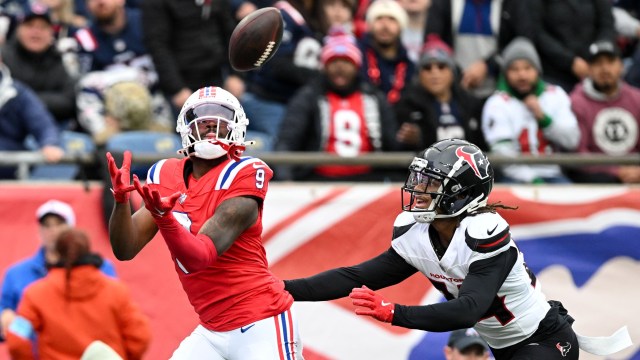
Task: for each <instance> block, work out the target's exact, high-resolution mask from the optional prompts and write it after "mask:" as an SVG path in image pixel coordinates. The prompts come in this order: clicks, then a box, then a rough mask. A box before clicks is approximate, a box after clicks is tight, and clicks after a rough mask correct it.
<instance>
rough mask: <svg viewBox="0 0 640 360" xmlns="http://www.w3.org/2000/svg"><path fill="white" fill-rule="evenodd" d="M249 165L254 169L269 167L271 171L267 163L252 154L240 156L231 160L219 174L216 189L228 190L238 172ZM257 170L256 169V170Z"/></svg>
mask: <svg viewBox="0 0 640 360" xmlns="http://www.w3.org/2000/svg"><path fill="white" fill-rule="evenodd" d="M247 167H250V168H253V169H256V170H257V169H268V170H269V172H271V168H269V166H268V165H267V164H265V163H264V162H263V161H262V160H260V159H258V158H254V157H250V156H245V157H242V158H240V160H239V161H229V162H227V164H226V165H225V166H224V168H223V169H222V171H221V172H220V175H219V176H218V181H217V182H216V187H215V190H226V189H229V187H230V186H231V183H233V180H234V179H235V178H236V176H237V175H238V173H239V172H240V171H241V170H242V169H245V168H247ZM254 171H255V170H254Z"/></svg>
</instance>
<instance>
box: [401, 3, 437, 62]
mask: <svg viewBox="0 0 640 360" xmlns="http://www.w3.org/2000/svg"><path fill="white" fill-rule="evenodd" d="M398 3H399V4H400V6H402V8H403V9H404V10H405V11H406V12H407V18H408V20H409V21H408V22H407V28H406V29H404V31H403V32H402V36H401V38H402V44H403V45H404V47H405V48H406V49H407V54H408V55H409V59H411V61H413V62H414V63H418V62H419V60H420V53H421V52H422V46H423V44H424V40H425V30H426V27H427V14H428V13H429V6H430V5H431V0H399V1H398Z"/></svg>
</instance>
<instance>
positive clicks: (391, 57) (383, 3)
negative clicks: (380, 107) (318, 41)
mask: <svg viewBox="0 0 640 360" xmlns="http://www.w3.org/2000/svg"><path fill="white" fill-rule="evenodd" d="M366 20H367V28H368V31H367V33H366V34H365V36H364V38H363V39H362V40H361V42H360V50H361V51H362V55H363V62H362V68H361V69H360V72H361V73H362V75H363V76H364V78H365V79H367V80H368V81H369V82H370V83H371V84H373V85H374V86H375V87H377V88H378V89H380V90H382V92H384V94H385V96H386V97H387V101H389V103H390V104H392V105H393V104H395V103H397V102H398V100H400V96H401V95H402V91H404V88H405V86H406V85H407V84H408V83H409V81H410V79H411V77H412V76H413V74H414V71H415V65H414V63H413V62H411V60H410V59H409V55H408V53H407V49H406V48H405V47H404V45H403V44H402V41H401V35H402V31H403V30H404V29H405V28H406V27H407V22H408V21H409V20H408V18H407V12H406V11H405V10H404V9H403V8H402V6H400V4H398V3H397V2H396V1H395V0H376V1H374V2H373V3H372V4H371V5H370V6H369V9H368V10H367V17H366Z"/></svg>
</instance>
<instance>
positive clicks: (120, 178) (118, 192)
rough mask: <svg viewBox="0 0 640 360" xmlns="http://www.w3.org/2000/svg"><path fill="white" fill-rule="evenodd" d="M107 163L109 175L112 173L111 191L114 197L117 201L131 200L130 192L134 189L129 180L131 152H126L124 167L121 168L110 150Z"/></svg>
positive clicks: (123, 161)
mask: <svg viewBox="0 0 640 360" xmlns="http://www.w3.org/2000/svg"><path fill="white" fill-rule="evenodd" d="M107 163H108V167H109V175H111V186H112V187H111V192H112V193H113V198H114V199H116V202H117V203H126V202H129V196H130V195H131V194H129V192H131V191H133V189H134V187H133V185H131V183H130V180H129V178H130V176H131V152H130V151H125V152H124V158H123V160H122V167H121V168H119V169H118V167H117V166H116V161H115V160H114V159H113V156H112V155H111V153H110V152H108V153H107Z"/></svg>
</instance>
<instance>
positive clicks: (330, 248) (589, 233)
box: [0, 183, 640, 360]
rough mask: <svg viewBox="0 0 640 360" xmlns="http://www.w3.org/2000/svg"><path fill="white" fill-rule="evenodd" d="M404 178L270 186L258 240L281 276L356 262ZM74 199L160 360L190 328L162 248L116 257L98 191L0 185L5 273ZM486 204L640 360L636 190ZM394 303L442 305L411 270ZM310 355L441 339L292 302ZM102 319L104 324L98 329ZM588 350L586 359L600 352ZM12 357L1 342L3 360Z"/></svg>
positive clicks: (406, 352) (572, 192)
mask: <svg viewBox="0 0 640 360" xmlns="http://www.w3.org/2000/svg"><path fill="white" fill-rule="evenodd" d="M398 188H399V185H398V184H391V185H348V184H337V185H322V184H290V183H275V184H273V185H272V186H271V189H270V192H269V195H268V197H267V201H266V203H265V209H266V210H265V215H264V226H265V230H264V239H265V247H266V249H267V254H268V257H269V261H270V264H271V266H272V269H273V271H274V272H275V273H276V275H278V276H279V277H281V278H292V277H297V276H306V275H311V274H314V273H316V272H318V271H322V270H325V269H328V268H330V267H334V266H340V265H347V264H353V263H356V262H359V261H361V260H363V259H366V258H368V257H370V256H372V255H375V254H377V253H379V252H381V251H383V250H384V249H386V248H387V247H388V246H389V241H390V235H391V226H392V223H393V220H394V218H395V215H396V214H397V213H398V211H399V202H400V194H399V190H398ZM51 198H57V199H59V200H63V201H66V202H69V203H70V204H71V205H72V206H73V207H74V209H75V210H76V213H77V220H78V221H77V223H78V224H77V225H78V227H79V228H81V229H84V230H85V231H87V232H88V233H89V234H90V236H91V238H92V240H93V245H94V248H95V250H97V251H98V252H100V253H101V254H102V255H104V256H106V257H108V258H110V259H112V260H113V261H114V263H115V264H116V269H117V271H118V276H119V277H120V278H121V279H122V280H124V281H125V282H126V283H127V284H128V286H129V288H130V289H131V292H132V293H133V296H134V298H135V300H136V301H137V302H138V304H140V306H141V307H142V308H143V310H144V312H145V313H146V314H147V315H148V316H149V317H150V319H151V323H152V327H153V341H152V344H151V348H150V349H149V351H148V352H147V355H146V356H145V359H154V360H155V359H166V358H168V357H169V356H170V355H171V352H172V351H173V349H175V347H176V346H177V345H178V343H179V341H180V340H181V339H182V338H184V337H185V336H186V335H187V334H188V333H189V332H190V331H191V330H192V329H193V327H194V326H195V325H196V324H197V318H196V315H195V314H194V312H193V311H192V309H191V306H190V305H189V304H188V302H187V300H186V297H185V295H184V294H183V292H182V290H181V288H180V285H179V282H178V280H177V277H176V275H175V273H174V270H173V267H172V266H171V264H170V260H169V254H168V251H167V250H166V247H165V245H164V243H163V241H162V240H161V239H159V238H158V239H155V240H154V241H152V242H151V244H149V245H148V246H147V248H145V249H144V250H143V251H142V252H141V253H140V254H139V256H138V257H136V259H134V260H133V261H129V262H118V261H117V260H115V259H114V258H113V255H112V253H111V251H110V248H109V244H108V237H107V232H106V227H105V225H104V223H103V214H102V205H101V188H100V186H99V185H98V184H91V185H90V186H89V187H88V189H87V190H85V189H84V188H82V187H81V186H78V185H77V184H57V185H43V184H34V183H4V184H3V185H2V186H1V187H0V244H2V245H1V247H0V249H1V250H0V276H4V272H5V270H6V268H7V266H8V265H10V264H11V263H13V262H15V261H16V260H17V259H21V258H23V257H25V256H29V255H30V254H32V253H33V252H34V251H35V249H36V248H37V247H38V244H39V240H38V237H37V226H36V220H35V210H36V208H37V207H38V206H39V205H40V204H41V203H42V202H44V201H46V200H48V199H51ZM491 200H492V201H502V202H503V203H505V204H509V205H518V206H519V207H520V208H519V209H518V210H517V211H507V212H503V216H505V218H506V219H507V220H508V221H509V222H510V223H511V225H512V233H513V236H514V238H515V239H516V241H517V242H518V246H519V247H520V248H521V250H522V251H523V252H524V253H525V259H526V261H527V263H528V265H529V267H530V268H532V269H533V270H534V271H535V272H536V273H537V275H538V278H539V279H540V280H541V282H542V284H543V291H544V292H545V293H546V294H547V296H548V297H549V298H557V299H561V300H562V302H563V303H564V304H565V306H566V307H567V308H568V309H569V311H570V313H571V314H572V315H573V316H574V317H575V318H576V323H575V324H574V327H575V328H576V329H577V330H578V331H579V332H581V333H582V334H583V335H591V336H604V335H609V334H611V333H613V331H615V330H616V329H618V328H619V327H621V326H623V325H627V326H628V327H629V332H630V333H631V337H632V340H633V341H634V343H635V344H636V345H634V347H633V348H631V349H627V350H625V351H623V352H620V353H618V354H616V355H615V356H613V357H610V359H634V360H640V352H639V351H638V345H637V344H638V343H640V306H639V305H638V304H637V299H638V298H639V297H640V288H638V286H637V284H638V276H639V275H640V262H639V261H640V188H633V187H620V186H611V187H604V186H603V187H579V186H571V187H550V186H539V187H524V186H523V187H497V189H496V190H495V191H494V193H493V195H492V197H491ZM382 293H383V294H384V295H385V296H387V297H388V298H389V299H390V300H391V301H394V302H398V303H403V304H418V303H422V304H427V303H431V302H434V301H441V300H442V299H441V297H440V296H439V294H438V293H437V291H434V289H433V288H432V287H431V286H430V284H429V283H428V282H427V281H426V279H425V278H424V277H423V276H421V275H419V274H418V275H415V276H413V277H412V278H410V279H409V280H408V281H406V282H405V283H403V284H401V285H398V286H394V287H391V288H388V289H385V290H383V291H382ZM296 310H297V313H298V316H299V320H300V327H301V331H302V336H303V340H304V342H305V356H306V359H307V360H317V359H412V360H413V359H435V360H438V359H442V355H441V353H442V351H441V349H442V346H444V343H445V341H446V335H444V334H438V333H425V332H421V331H411V330H406V329H402V328H397V327H391V326H388V325H385V324H381V323H379V322H376V321H374V320H370V319H368V318H362V317H358V316H355V315H354V314H353V313H352V307H351V305H350V302H349V301H347V300H344V299H342V300H338V301H333V302H328V303H297V304H296ZM96 326H100V324H96ZM582 355H584V356H582V357H581V359H597V358H599V357H594V356H588V355H586V354H584V353H583V354H582ZM4 359H8V356H7V351H6V348H5V347H4V345H3V344H0V360H4Z"/></svg>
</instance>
